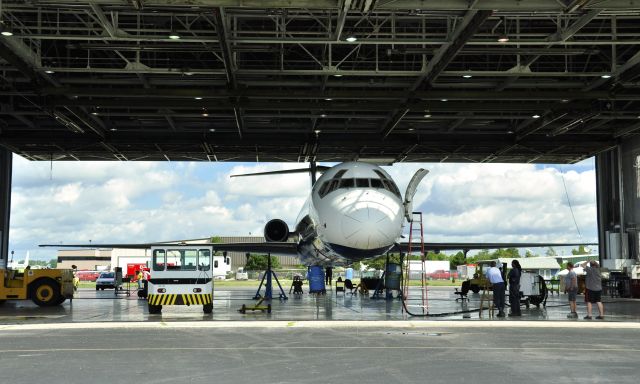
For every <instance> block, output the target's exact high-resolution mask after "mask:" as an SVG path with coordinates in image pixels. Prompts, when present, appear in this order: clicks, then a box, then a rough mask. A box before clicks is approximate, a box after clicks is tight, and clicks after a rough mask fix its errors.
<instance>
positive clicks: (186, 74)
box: [178, 36, 193, 76]
mask: <svg viewBox="0 0 640 384" xmlns="http://www.w3.org/2000/svg"><path fill="white" fill-rule="evenodd" d="M178 38H180V36H178ZM184 75H185V76H193V72H185V73H184Z"/></svg>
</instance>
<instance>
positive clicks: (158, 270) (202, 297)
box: [147, 244, 213, 314]
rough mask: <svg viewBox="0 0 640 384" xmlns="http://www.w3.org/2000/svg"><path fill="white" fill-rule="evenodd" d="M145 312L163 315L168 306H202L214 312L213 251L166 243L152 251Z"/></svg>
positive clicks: (204, 247) (211, 249) (205, 247)
mask: <svg viewBox="0 0 640 384" xmlns="http://www.w3.org/2000/svg"><path fill="white" fill-rule="evenodd" d="M150 269H151V279H150V280H149V283H148V295H147V301H148V309H149V313H151V314H158V313H160V312H162V307H163V306H167V305H188V306H191V305H201V306H202V310H203V311H204V313H212V312H213V248H212V247H207V246H189V245H188V244H184V245H183V244H167V245H166V246H154V247H152V248H151V265H150Z"/></svg>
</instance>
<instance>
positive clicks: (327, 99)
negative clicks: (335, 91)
mask: <svg viewBox="0 0 640 384" xmlns="http://www.w3.org/2000/svg"><path fill="white" fill-rule="evenodd" d="M325 100H326V101H331V100H333V99H332V98H330V97H327V98H326V99H325Z"/></svg>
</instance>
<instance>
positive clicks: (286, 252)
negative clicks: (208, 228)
mask: <svg viewBox="0 0 640 384" xmlns="http://www.w3.org/2000/svg"><path fill="white" fill-rule="evenodd" d="M154 246H157V247H171V246H181V247H197V246H209V247H213V250H214V251H221V252H224V251H226V252H243V253H258V254H267V253H268V254H271V255H272V256H298V244H297V243H290V242H263V243H209V242H199V243H140V244H41V245H40V247H53V248H96V249H97V248H100V249H113V248H125V249H127V248H128V249H150V248H151V247H154Z"/></svg>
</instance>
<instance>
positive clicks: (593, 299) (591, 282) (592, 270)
mask: <svg viewBox="0 0 640 384" xmlns="http://www.w3.org/2000/svg"><path fill="white" fill-rule="evenodd" d="M587 264H589V265H588V266H587ZM581 265H582V267H584V271H585V272H586V273H587V276H586V278H585V281H584V282H585V285H586V287H587V316H585V317H584V318H585V319H587V320H591V310H592V306H593V304H597V305H598V312H599V314H600V315H599V316H596V319H604V305H602V274H601V273H600V265H599V264H598V262H597V261H595V260H591V261H585V262H584V263H582V264H581Z"/></svg>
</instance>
